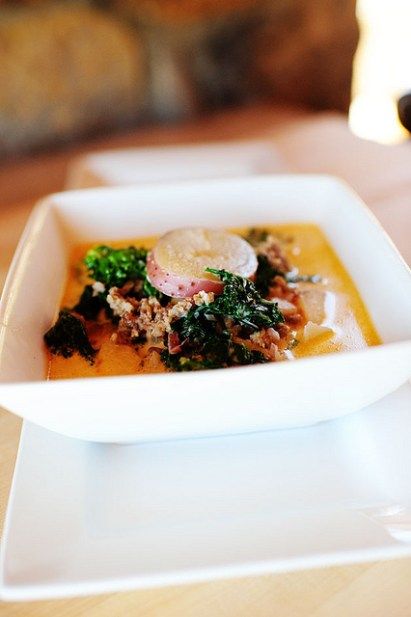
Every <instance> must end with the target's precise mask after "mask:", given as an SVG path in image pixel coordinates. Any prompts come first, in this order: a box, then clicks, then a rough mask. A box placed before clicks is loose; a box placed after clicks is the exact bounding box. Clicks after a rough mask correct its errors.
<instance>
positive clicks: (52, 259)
mask: <svg viewBox="0 0 411 617" xmlns="http://www.w3.org/2000/svg"><path fill="white" fill-rule="evenodd" d="M293 221H298V222H313V223H316V224H318V225H319V226H320V227H321V228H322V229H323V231H324V232H325V234H326V235H327V237H328V239H329V240H330V242H331V244H332V246H333V248H334V249H335V251H336V252H337V254H338V255H339V257H340V258H341V260H342V261H343V263H344V264H345V266H346V268H347V269H348V271H349V272H350V274H351V276H352V278H353V279H354V281H355V283H356V285H357V287H358V289H359V291H360V294H361V295H362V298H363V300H364V301H365V303H366V305H367V307H368V309H369V312H370V315H371V317H372V319H373V321H374V324H375V326H376V328H377V330H378V332H379V334H380V336H381V338H382V340H383V344H382V345H378V346H376V347H370V348H367V349H364V350H361V351H356V352H350V353H339V354H332V355H329V356H321V357H316V358H307V359H300V360H298V361H295V362H282V363H276V364H266V365H260V366H250V367H240V368H236V369H222V370H214V371H200V372H194V373H184V374H180V373H177V374H176V373H174V374H172V373H170V374H157V375H136V376H120V377H99V378H92V379H90V378H88V379H70V380H57V381H47V380H46V379H45V368H46V367H45V354H44V348H43V333H44V332H45V331H46V330H47V329H48V328H49V326H50V324H51V323H52V321H53V319H54V318H55V316H56V313H57V310H58V307H59V303H60V299H61V295H62V291H63V288H64V285H65V281H66V272H67V263H68V256H69V252H70V249H71V247H72V246H73V244H75V243H78V242H84V241H87V240H90V241H93V240H96V239H101V238H105V239H106V240H107V241H110V240H119V239H125V238H127V239H128V238H130V237H134V236H135V237H138V236H147V235H153V234H161V233H163V232H165V231H166V230H169V229H171V228H175V227H180V226H187V225H204V226H219V227H238V226H252V225H269V224H276V223H286V222H293ZM0 324H1V326H0V327H1V330H0V375H1V377H0V404H2V405H3V406H4V407H6V408H7V409H9V410H10V411H13V412H14V413H17V414H18V415H20V416H22V417H24V418H25V419H27V420H29V421H31V422H34V423H36V424H39V425H41V426H43V427H46V428H48V429H51V430H54V431H57V432H59V433H62V434H65V435H68V436H71V437H78V438H82V439H87V440H91V441H102V442H133V441H148V440H158V439H173V438H183V437H196V436H205V435H220V434H229V433H242V432H251V431H261V430H269V429H275V428H289V427H296V426H304V425H308V424H313V423H316V422H320V421H323V420H329V419H331V418H335V417H338V416H341V415H344V414H346V413H350V412H353V411H356V410H358V409H361V408H362V407H365V406H366V405H368V404H370V403H372V402H374V401H376V400H378V399H380V398H382V397H383V396H384V395H386V394H388V393H389V392H392V391H393V390H395V389H396V388H398V387H399V386H400V385H401V384H402V383H404V382H405V381H406V380H407V379H408V378H409V377H410V374H411V275H410V271H409V269H408V268H407V266H406V265H405V263H404V262H403V260H402V259H401V257H400V256H399V254H398V252H397V251H396V249H395V248H394V246H393V245H392V243H391V242H390V240H389V239H388V237H387V236H386V234H385V232H384V231H383V230H382V228H381V227H380V225H379V224H378V223H377V222H376V220H375V219H374V217H373V216H372V215H371V214H370V213H369V211H368V209H367V208H366V207H365V206H364V205H363V204H362V202H361V201H360V200H359V199H358V198H357V197H356V196H355V195H354V194H353V193H352V192H351V191H350V190H349V189H348V188H347V187H345V186H344V185H343V184H341V183H340V182H338V181H336V180H334V179H332V178H329V177H325V176H282V177H281V176H275V177H274V176H273V177H270V176H264V177H249V178H241V179H230V180H211V181H210V180H209V181H202V182H201V181H195V182H187V183H180V184H167V185H165V184H164V185H152V186H150V185H148V186H144V187H138V188H133V187H131V188H121V189H93V190H85V191H73V192H67V193H62V194H56V195H52V196H50V197H48V198H47V199H46V200H44V201H43V202H41V203H40V204H39V205H38V206H37V208H36V209H35V211H34V212H33V215H32V217H31V219H30V221H29V223H28V225H27V228H26V231H25V233H24V235H23V237H22V240H21V242H20V245H19V248H18V250H17V253H16V256H15V259H14V261H13V264H12V267H11V270H10V274H9V277H8V279H7V282H6V286H5V289H4V294H3V301H2V305H1V309H0Z"/></svg>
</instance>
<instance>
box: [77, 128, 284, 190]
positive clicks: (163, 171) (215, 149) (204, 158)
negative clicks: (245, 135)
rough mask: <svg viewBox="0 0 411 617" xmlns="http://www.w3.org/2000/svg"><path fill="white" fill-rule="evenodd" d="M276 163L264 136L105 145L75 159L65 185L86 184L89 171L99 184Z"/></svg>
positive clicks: (243, 170)
mask: <svg viewBox="0 0 411 617" xmlns="http://www.w3.org/2000/svg"><path fill="white" fill-rule="evenodd" d="M281 167H282V163H281V162H280V158H279V156H278V153H277V150H276V148H275V146H274V145H273V144H272V142H271V140H269V139H267V140H263V139H261V140H255V141H251V140H242V141H241V140H239V141H229V142H216V143H212V142H210V143H201V144H193V145H184V146H155V147H150V148H127V149H123V150H106V151H104V152H94V153H89V154H87V155H86V156H84V157H82V158H80V159H78V160H77V161H76V162H75V164H74V165H73V166H72V167H71V168H70V170H69V174H68V179H67V188H83V187H85V186H90V175H91V177H92V181H93V182H94V183H96V182H100V183H101V184H102V185H104V186H105V185H107V186H110V185H111V186H122V185H124V186H127V185H131V184H141V183H143V182H144V183H149V182H171V181H174V180H193V179H195V178H230V177H238V176H249V175H252V174H261V173H269V172H270V171H271V172H272V171H277V172H278V170H279V169H281Z"/></svg>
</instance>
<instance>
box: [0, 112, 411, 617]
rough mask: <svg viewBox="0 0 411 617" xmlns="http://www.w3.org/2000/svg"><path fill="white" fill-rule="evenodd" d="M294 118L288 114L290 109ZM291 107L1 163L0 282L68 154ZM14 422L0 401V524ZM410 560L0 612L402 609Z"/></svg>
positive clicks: (392, 616)
mask: <svg viewBox="0 0 411 617" xmlns="http://www.w3.org/2000/svg"><path fill="white" fill-rule="evenodd" d="M291 116H292V117H295V114H294V116H293V114H291ZM289 118H290V112H288V111H281V110H280V111H278V110H276V112H275V113H274V114H273V111H272V110H269V109H265V108H264V109H261V110H258V112H257V113H256V111H255V110H251V111H250V112H248V111H246V112H242V113H241V114H230V115H228V116H225V117H218V118H212V119H209V120H207V121H203V122H201V123H197V124H195V125H188V126H185V127H179V128H177V127H175V128H168V129H152V130H144V131H138V132H135V133H133V134H129V135H123V136H121V135H120V136H116V137H113V138H110V139H103V140H99V141H95V142H93V143H89V144H88V145H87V147H83V148H78V147H77V148H74V147H73V148H70V149H69V150H67V151H65V152H56V153H53V154H51V155H50V154H47V155H41V156H36V157H32V158H29V159H27V160H21V161H15V162H9V163H8V164H7V165H4V166H3V167H2V168H1V167H0V288H1V287H2V284H3V282H4V277H5V274H6V270H7V268H8V265H9V262H10V259H11V257H12V253H13V251H14V248H15V244H16V242H17V240H18V236H19V235H20V233H21V230H22V228H23V225H24V222H25V220H26V218H27V216H28V214H29V212H30V210H31V208H32V206H33V203H34V202H35V200H36V199H37V198H38V197H40V196H41V195H44V194H47V193H49V192H52V191H56V190H59V189H61V188H62V187H63V186H64V178H65V173H66V169H67V165H68V164H69V163H70V162H71V161H72V159H73V157H74V156H76V155H78V154H79V153H84V152H86V151H89V150H94V149H97V148H107V147H118V146H130V145H148V144H160V143H174V142H180V143H184V142H192V141H196V140H205V139H221V138H228V137H233V136H239V135H241V136H245V135H253V134H258V133H259V132H261V130H262V129H264V128H266V127H270V128H271V127H272V126H273V124H275V123H284V122H286V121H287V119H289ZM20 427H21V421H20V420H19V419H18V418H17V417H15V416H13V415H11V414H9V413H8V412H6V411H4V410H1V409H0V527H1V524H2V521H3V517H4V513H5V508H6V503H7V497H8V492H9V488H10V482H11V478H12V473H13V467H14V460H15V455H16V449H17V445H18V439H19V433H20ZM410 582H411V559H402V560H394V561H386V562H378V563H372V564H365V565H364V564H361V565H353V566H345V567H333V568H324V569H320V570H310V571H304V572H296V573H290V574H279V575H272V576H260V577H254V578H245V579H235V580H229V581H217V582H211V583H202V584H197V585H189V586H183V587H169V588H165V589H157V590H150V591H136V592H128V593H117V594H110V595H105V596H94V597H87V598H76V599H70V600H58V601H47V602H29V603H7V604H6V603H4V604H1V603H0V616H1V617H17V616H18V617H43V616H44V617H48V616H50V617H51V616H53V617H55V616H58V617H60V616H61V617H77V616H82V615H86V616H87V617H97V616H99V617H105V616H106V617H123V616H124V617H131V616H138V617H219V616H222V617H260V616H261V617H263V616H264V617H357V616H358V617H410V615H411V584H410Z"/></svg>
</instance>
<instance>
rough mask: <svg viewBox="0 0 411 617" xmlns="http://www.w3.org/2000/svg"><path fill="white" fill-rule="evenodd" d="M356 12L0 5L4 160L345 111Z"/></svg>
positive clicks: (316, 6)
mask: <svg viewBox="0 0 411 617" xmlns="http://www.w3.org/2000/svg"><path fill="white" fill-rule="evenodd" d="M357 42H358V27H357V22H356V18H355V0H271V1H268V0H94V1H89V2H85V1H81V0H79V1H78V2H73V1H70V2H69V1H67V2H61V1H60V2H53V1H52V0H49V1H47V0H25V1H24V0H23V1H19V2H17V1H14V2H13V1H10V0H8V1H5V0H3V1H2V0H0V155H3V156H4V155H6V154H9V153H15V152H23V151H27V150H32V149H36V148H40V147H47V146H49V145H51V144H55V143H61V142H67V141H71V140H73V139H79V138H81V137H84V136H86V135H88V134H91V133H95V132H98V131H100V132H101V131H107V130H109V129H113V128H119V127H126V126H134V125H136V124H138V123H142V122H148V121H150V122H153V121H176V120H180V119H184V118H186V117H188V116H190V117H192V116H195V115H199V114H203V113H207V111H209V110H214V109H218V108H220V107H223V106H227V105H231V106H234V105H237V106H238V105H242V104H245V103H248V102H250V101H253V100H271V101H273V102H281V103H289V104H292V105H297V106H304V107H308V108H312V109H338V110H342V111H347V109H348V105H349V101H350V88H351V77H352V62H353V55H354V52H355V49H356V46H357Z"/></svg>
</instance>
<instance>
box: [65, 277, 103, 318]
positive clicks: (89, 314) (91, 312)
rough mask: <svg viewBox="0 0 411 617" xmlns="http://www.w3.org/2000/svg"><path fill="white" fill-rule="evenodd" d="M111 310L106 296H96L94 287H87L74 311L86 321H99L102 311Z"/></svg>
mask: <svg viewBox="0 0 411 617" xmlns="http://www.w3.org/2000/svg"><path fill="white" fill-rule="evenodd" d="M103 308H104V309H109V308H110V307H109V306H108V304H107V302H106V297H105V294H100V293H99V294H97V295H96V294H94V291H93V286H92V285H86V286H85V288H84V289H83V293H82V294H81V296H80V299H79V301H78V302H77V304H76V305H75V306H73V308H72V310H73V311H74V312H75V313H78V314H79V315H82V316H83V317H84V318H85V319H97V316H98V314H99V312H100V311H101V309H103Z"/></svg>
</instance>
